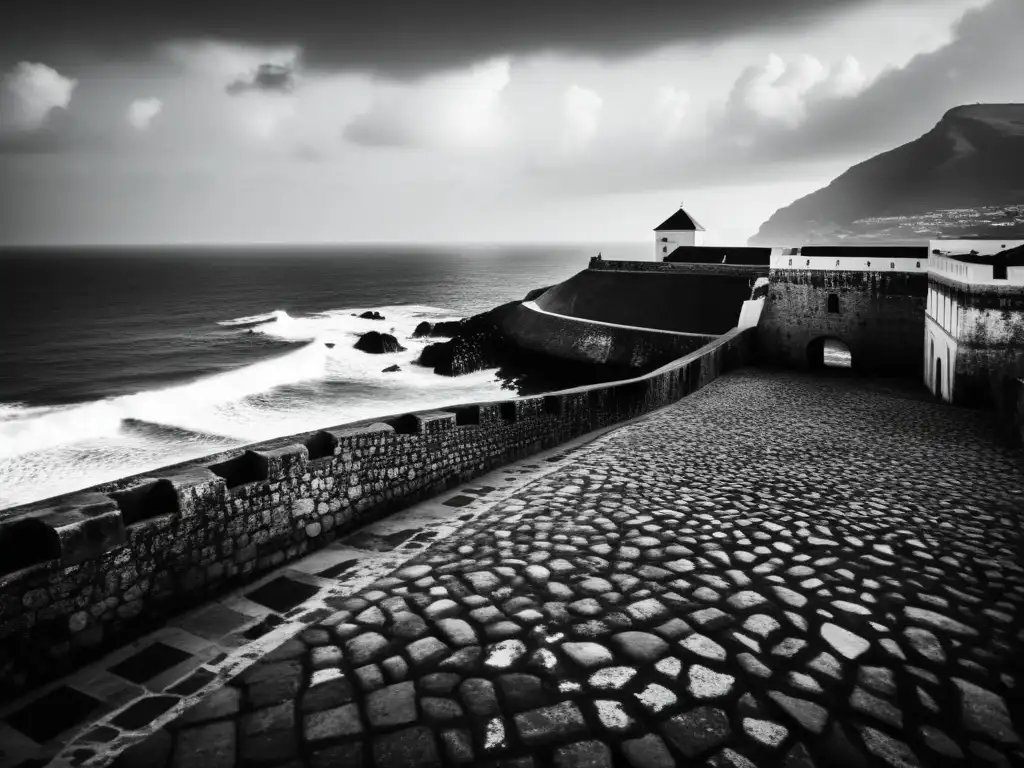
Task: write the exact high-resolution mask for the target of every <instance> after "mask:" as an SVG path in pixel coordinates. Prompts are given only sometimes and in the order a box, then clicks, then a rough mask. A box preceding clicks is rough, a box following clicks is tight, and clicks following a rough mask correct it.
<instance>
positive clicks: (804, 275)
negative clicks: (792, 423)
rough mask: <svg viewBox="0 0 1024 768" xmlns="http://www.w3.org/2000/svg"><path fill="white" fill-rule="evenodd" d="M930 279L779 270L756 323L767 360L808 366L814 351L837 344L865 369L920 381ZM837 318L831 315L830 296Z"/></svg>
mask: <svg viewBox="0 0 1024 768" xmlns="http://www.w3.org/2000/svg"><path fill="white" fill-rule="evenodd" d="M927 293H928V276H927V274H924V273H921V274H916V273H906V272H888V273H885V272H867V271H859V272H854V271H826V270H795V269H793V270H790V269H778V270H773V271H772V273H771V276H770V277H769V284H768V298H767V302H766V305H765V308H764V311H763V313H762V314H761V321H760V324H759V325H758V335H757V340H758V350H759V355H760V359H761V360H763V361H765V362H772V363H780V364H784V365H792V366H798V367H803V366H806V365H807V364H808V347H809V346H811V344H812V342H814V341H815V340H818V339H822V338H836V339H839V340H840V341H842V342H843V343H844V344H846V346H847V347H849V349H850V353H851V356H852V363H853V367H854V368H856V369H859V370H862V371H869V372H883V373H894V374H908V375H913V376H915V377H920V375H921V360H922V359H923V356H924V346H923V345H924V317H925V302H926V298H927ZM830 295H835V296H836V297H837V298H838V310H839V311H838V312H830V311H829V296H830Z"/></svg>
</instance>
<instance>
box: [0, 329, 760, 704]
mask: <svg viewBox="0 0 1024 768" xmlns="http://www.w3.org/2000/svg"><path fill="white" fill-rule="evenodd" d="M753 333H754V329H747V330H744V331H739V330H733V331H731V332H729V333H727V334H725V335H724V336H721V337H720V338H718V339H715V340H714V341H712V342H711V343H709V344H707V345H705V346H704V347H702V348H700V349H698V350H696V351H695V352H693V353H691V354H688V355H686V356H684V357H682V358H680V359H678V360H675V361H673V362H672V363H669V364H668V365H665V366H663V367H662V368H659V369H658V370H656V371H654V372H652V373H650V374H647V375H645V376H641V377H638V378H634V379H630V380H626V381H617V382H613V383H608V384H600V385H594V386H585V387H578V388H575V389H569V390H564V391H561V392H555V393H551V394H546V395H538V396H534V397H524V398H512V399H509V400H504V401H497V402H487V403H468V404H461V405H455V406H452V407H450V408H445V409H442V410H431V411H418V412H414V413H407V414H399V415H396V416H393V417H388V418H385V419H379V420H376V421H370V422H360V423H355V424H346V425H340V426H335V427H329V428H326V429H320V430H315V431H312V432H305V433H301V434H296V435H290V436H287V437H282V438H279V439H276V440H271V441H266V442H263V443H258V444H254V445H249V446H245V447H243V448H238V449H235V450H231V451H225V452H222V453H219V454H215V455H212V456H207V457H205V458H202V459H198V460H195V461H190V462H186V463H182V464H178V465H175V466H171V467H166V468H162V469H157V470H154V471H151V472H146V473H143V474H139V475H135V476H133V477H128V478H124V479H121V480H118V481H115V482H112V483H105V484H101V485H97V486H95V487H93V488H89V489H86V490H83V491H79V492H76V493H71V494H66V495H63V496H58V497H55V498H51V499H46V500H44V501H41V502H36V503H33V504H29V505H24V506H21V507H16V508H13V509H10V510H6V511H5V516H4V517H3V519H2V520H0V641H2V646H3V648H4V650H3V651H2V652H0V695H5V694H7V695H9V694H11V693H14V692H16V691H17V690H19V689H22V688H23V687H24V686H26V685H30V684H32V683H35V682H39V681H41V680H43V679H46V678H49V677H52V676H54V675H56V674H60V673H61V672H66V671H67V670H68V669H69V668H71V667H73V666H75V665H77V664H79V663H81V662H82V661H84V660H85V659H88V658H91V657H93V656H95V655H97V654H98V653H100V652H102V651H103V650H105V649H107V648H109V647H111V646H112V645H114V644H117V643H123V642H125V641H127V640H130V639H131V638H132V637H135V636H137V635H138V634H139V633H141V632H143V631H145V630H146V629H147V628H149V627H151V626H153V625H154V624H156V623H158V622H160V621H161V620H163V619H165V618H166V617H167V616H168V615H170V614H171V613H174V612H177V611H180V610H182V609H184V608H186V607H188V606H189V605H193V604H196V603H198V602H201V601H202V600H204V599H209V598H210V597H211V596H213V595H215V594H217V593H220V592H223V591H224V590H226V589H228V588H231V587H233V586H234V585H237V584H239V583H241V582H243V581H245V580H249V579H251V578H254V577H255V576H257V575H259V574H260V573H262V572H265V571H267V570H269V569H270V568H273V567H275V566H277V565H280V564H281V563H283V562H285V561H290V560H293V559H295V558H297V557H299V556H301V555H303V554H304V553H306V552H308V551H310V550H313V549H316V548H318V547H321V546H323V545H325V544H326V543H328V542H329V541H331V540H332V539H334V538H335V537H336V536H337V535H338V534H339V533H343V532H346V531H349V530H352V529H355V528H358V527H360V526H361V525H363V524H365V523H367V522H370V521H372V520H375V519H378V518H380V517H382V516H384V515H386V514H389V513H390V512H392V511H394V510H396V509H399V508H401V507H404V506H408V505H409V504H412V503H414V502H416V501H419V500H421V499H423V498H425V497H428V496H431V495H434V494H436V493H439V492H441V491H444V490H445V489H447V488H449V487H453V486H455V485H457V484H459V483H462V482H466V481H467V480H469V479H471V478H473V477H476V476H478V475H481V474H483V473H485V472H487V471H489V470H491V469H493V468H494V467H496V466H499V465H501V464H504V463H507V462H510V461H514V460H516V459H519V458H523V457H525V456H528V455H530V454H532V453H536V452H538V451H540V450H543V449H545V448H550V447H553V446H555V445H557V444H559V443H562V442H565V441H567V440H570V439H572V438H574V437H577V436H580V435H582V434H585V433H587V432H589V431H592V430H594V429H598V428H601V427H604V426H608V425H611V424H615V423H618V422H621V421H625V420H628V419H631V418H634V417H637V416H640V415H643V414H645V413H648V412H650V411H652V410H654V409H656V408H659V407H661V406H664V405H668V404H669V403H672V402H675V401H676V400H678V399H680V398H682V397H684V396H685V395H687V394H689V393H690V392H693V391H695V390H697V389H700V388H701V387H703V386H704V385H705V384H707V383H708V382H710V381H711V380H713V379H715V378H716V377H717V376H718V375H719V374H720V373H722V372H723V371H725V370H727V369H729V368H732V367H734V366H737V365H740V364H743V363H744V362H746V361H748V360H749V359H750V354H751V347H752V340H753ZM15 660H16V661H15Z"/></svg>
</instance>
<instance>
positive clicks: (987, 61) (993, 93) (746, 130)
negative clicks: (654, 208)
mask: <svg viewBox="0 0 1024 768" xmlns="http://www.w3.org/2000/svg"><path fill="white" fill-rule="evenodd" d="M1022 29H1024V2H1022V0H993V1H992V2H991V3H990V4H989V5H986V6H984V7H982V8H979V9H977V10H975V11H971V12H969V13H967V14H966V15H965V16H964V17H963V18H962V19H961V21H960V22H959V23H958V24H957V25H956V28H955V29H954V31H953V37H952V39H951V40H950V42H949V43H948V44H946V45H944V46H942V47H940V48H938V49H937V50H934V51H931V52H929V53H924V54H920V55H918V56H916V57H914V58H913V59H911V60H910V61H909V62H908V63H907V64H906V65H905V66H903V67H901V68H893V69H891V70H889V71H887V72H885V73H883V74H882V75H881V76H880V77H878V78H877V79H876V80H874V81H873V82H872V83H870V84H869V85H867V87H865V88H864V89H863V90H862V91H860V92H859V93H858V94H856V95H853V96H845V97H826V96H820V95H818V96H815V95H814V93H811V94H810V96H809V98H808V99H807V100H806V102H805V103H804V107H805V109H806V118H805V119H804V120H803V121H802V122H800V123H799V125H796V126H795V127H790V126H786V125H784V124H782V123H780V122H779V121H772V120H764V121H758V122H749V121H748V120H749V116H744V115H740V116H737V115H736V114H735V113H734V112H733V111H731V110H730V109H729V108H728V106H729V105H723V107H724V108H722V109H720V110H719V114H718V115H717V118H716V120H714V121H712V126H713V128H712V130H711V132H710V134H709V135H708V137H707V138H706V139H705V140H702V141H700V142H698V143H696V144H694V143H692V142H690V143H687V142H683V143H678V144H677V145H675V146H673V147H671V148H665V149H663V150H660V151H657V152H653V151H652V152H645V151H643V150H638V149H636V148H629V149H628V150H627V149H623V148H615V149H609V151H607V152H606V154H605V160H604V162H603V163H601V164H600V166H597V165H595V164H593V163H581V164H579V165H577V166H575V167H568V168H565V167H547V166H540V167H528V168H527V169H526V170H527V172H529V173H531V174H533V175H535V176H537V177H538V178H541V179H543V180H544V183H545V184H546V185H549V186H550V187H552V188H554V189H559V190H562V191H564V192H566V193H567V194H578V193H581V192H584V191H586V190H601V191H605V192H614V191H626V190H630V191H653V190H656V189H667V188H678V187H680V186H681V185H686V186H693V187H714V186H723V185H724V186H728V185H733V184H742V183H759V182H770V181H772V180H781V179H787V178H792V177H793V176H792V174H794V173H806V172H807V171H806V169H809V168H810V169H813V168H814V167H818V166H821V165H829V164H835V163H839V164H846V165H853V164H856V163H858V162H860V161H863V160H867V159H868V158H870V157H873V156H875V155H877V154H879V153H881V152H885V151H888V150H891V149H894V148H896V147H898V146H901V145H903V144H906V143H908V142H911V141H914V140H915V139H917V138H918V137H920V136H921V135H923V134H924V133H927V132H928V131H929V130H931V129H932V128H933V127H934V126H935V125H936V123H938V122H939V120H941V119H942V117H943V115H944V114H945V113H946V112H947V111H949V110H950V109H952V108H954V107H957V106H961V105H965V104H974V103H976V102H1007V101H1022V100H1024V99H1022V98H1021V96H1024V88H1021V87H1020V86H1019V85H1018V84H1019V83H1024V56H1021V55H1020V53H1019V43H1018V38H1019V36H1020V31H1021V30H1022ZM751 77H752V70H746V71H744V73H743V74H742V75H741V76H740V78H739V79H738V81H737V85H736V89H734V93H735V90H740V89H742V88H743V87H744V86H745V85H748V84H749V81H750V79H751ZM730 101H731V97H730ZM737 133H740V134H743V135H744V136H745V137H746V138H749V142H747V143H744V144H737V143H736V141H735V137H736V134H737ZM808 177H809V176H808Z"/></svg>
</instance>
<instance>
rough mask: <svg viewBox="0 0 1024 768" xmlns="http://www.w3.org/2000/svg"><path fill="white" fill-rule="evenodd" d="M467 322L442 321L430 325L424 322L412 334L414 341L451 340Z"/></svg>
mask: <svg viewBox="0 0 1024 768" xmlns="http://www.w3.org/2000/svg"><path fill="white" fill-rule="evenodd" d="M465 322H466V321H465V320H442V321H441V322H439V323H433V324H431V323H428V322H427V321H426V320H424V321H423V322H422V323H420V324H419V325H417V326H416V330H414V331H413V332H412V337H413V338H414V339H426V338H435V339H436V338H445V339H450V338H452V337H453V336H455V335H457V334H458V333H459V331H461V330H462V326H463V324H464V323H465Z"/></svg>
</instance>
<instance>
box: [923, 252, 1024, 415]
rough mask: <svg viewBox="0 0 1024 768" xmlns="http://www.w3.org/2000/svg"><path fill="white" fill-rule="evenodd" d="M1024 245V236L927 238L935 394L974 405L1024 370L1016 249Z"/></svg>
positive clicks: (929, 366)
mask: <svg viewBox="0 0 1024 768" xmlns="http://www.w3.org/2000/svg"><path fill="white" fill-rule="evenodd" d="M1021 246H1024V240H932V241H931V242H930V243H929V247H928V252H929V259H928V299H927V303H926V308H925V350H924V354H925V359H924V381H925V384H927V385H928V388H929V389H930V390H931V391H932V393H933V394H934V395H935V396H936V397H938V398H941V399H942V400H944V401H946V402H952V403H958V404H963V405H969V404H971V403H972V401H973V400H975V399H976V398H977V397H978V392H979V391H981V390H984V389H988V388H990V387H991V383H992V382H993V381H998V380H999V378H1000V377H1002V376H1008V375H1009V376H1013V377H1017V378H1019V377H1020V376H1021V375H1022V374H1024V368H1022V364H1024V349H1022V348H1021V345H1020V337H1021V329H1022V326H1024V312H1022V311H1021V310H1022V307H1024V257H1022V256H1021V255H1020V254H1016V253H1011V250H1012V249H1018V250H1019V249H1020V248H1021ZM997 254H998V255H997ZM961 389H963V390H964V391H961Z"/></svg>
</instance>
